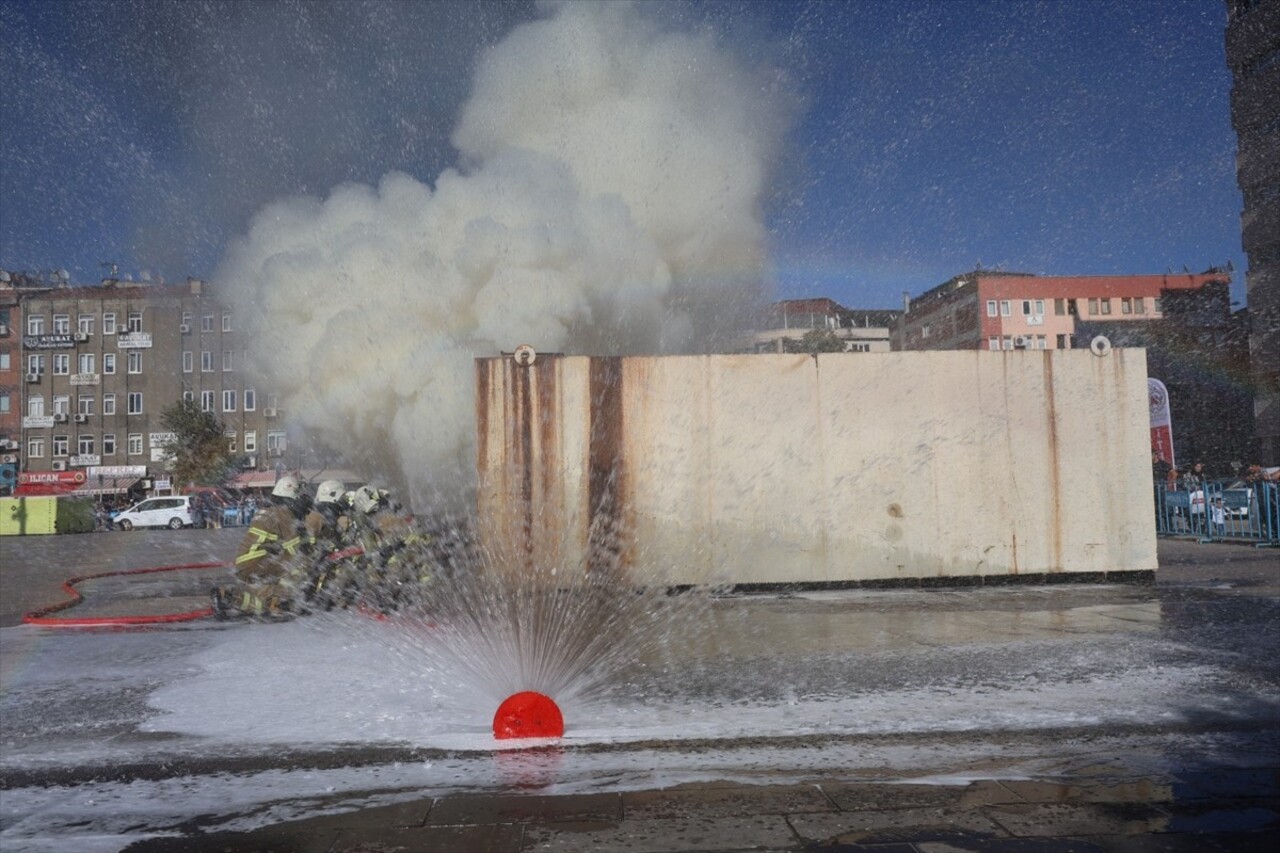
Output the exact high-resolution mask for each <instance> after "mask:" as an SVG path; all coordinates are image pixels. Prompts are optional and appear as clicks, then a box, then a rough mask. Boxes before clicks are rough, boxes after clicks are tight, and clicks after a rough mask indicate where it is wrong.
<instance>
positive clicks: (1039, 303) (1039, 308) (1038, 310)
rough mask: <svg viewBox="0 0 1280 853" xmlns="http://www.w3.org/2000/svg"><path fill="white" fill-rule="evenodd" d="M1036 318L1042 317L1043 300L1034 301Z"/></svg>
mask: <svg viewBox="0 0 1280 853" xmlns="http://www.w3.org/2000/svg"><path fill="white" fill-rule="evenodd" d="M1036 316H1037V317H1043V316H1044V300H1043V299H1037V300H1036Z"/></svg>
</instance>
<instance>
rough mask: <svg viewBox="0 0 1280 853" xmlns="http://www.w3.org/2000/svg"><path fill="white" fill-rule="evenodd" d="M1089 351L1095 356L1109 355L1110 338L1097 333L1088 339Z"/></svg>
mask: <svg viewBox="0 0 1280 853" xmlns="http://www.w3.org/2000/svg"><path fill="white" fill-rule="evenodd" d="M1089 352H1091V353H1093V354H1094V355H1096V356H1104V355H1111V339H1110V338H1108V337H1107V336H1106V335H1097V336H1095V337H1094V339H1093V340H1091V341H1089Z"/></svg>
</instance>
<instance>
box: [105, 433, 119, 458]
mask: <svg viewBox="0 0 1280 853" xmlns="http://www.w3.org/2000/svg"><path fill="white" fill-rule="evenodd" d="M102 455H103V456H115V455H116V434H115V433H114V432H108V433H105V434H104V435H103V436H102Z"/></svg>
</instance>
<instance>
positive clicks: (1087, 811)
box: [983, 803, 1169, 836]
mask: <svg viewBox="0 0 1280 853" xmlns="http://www.w3.org/2000/svg"><path fill="white" fill-rule="evenodd" d="M983 812H984V813H985V814H986V815H987V816H988V817H990V818H991V819H992V820H994V821H995V822H996V823H998V824H1000V825H1001V826H1003V827H1004V828H1005V829H1007V830H1008V831H1009V832H1010V833H1011V834H1013V835H1019V836H1085V835H1137V834H1139V833H1144V832H1163V831H1164V830H1165V827H1167V826H1168V823H1169V816H1168V815H1167V814H1166V813H1164V812H1162V811H1160V809H1158V808H1156V807H1155V806H1151V805H1147V804H1146V803H1080V804H1071V803H1029V804H1027V805H1021V806H1019V805H1011V806H988V807H986V808H984V809H983Z"/></svg>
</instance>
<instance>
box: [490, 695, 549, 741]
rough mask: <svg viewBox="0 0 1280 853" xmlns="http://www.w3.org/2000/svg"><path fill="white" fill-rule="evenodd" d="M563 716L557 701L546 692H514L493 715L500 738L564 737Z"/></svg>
mask: <svg viewBox="0 0 1280 853" xmlns="http://www.w3.org/2000/svg"><path fill="white" fill-rule="evenodd" d="M563 735H564V715H563V714H561V713H560V706H559V705H557V704H556V703H555V700H554V699H552V698H551V697H550V696H547V695H545V694H543V693H536V692H534V691H532V690H522V691H520V692H519V693H512V694H511V695H510V696H508V697H507V698H506V699H504V700H503V701H502V704H501V705H499V706H498V712H497V713H496V714H494V715H493V736H494V737H495V738H497V739H498V740H508V739H511V738H526V737H562V736H563Z"/></svg>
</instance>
